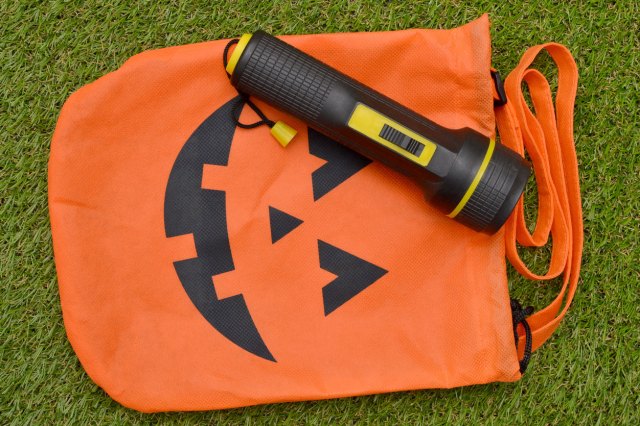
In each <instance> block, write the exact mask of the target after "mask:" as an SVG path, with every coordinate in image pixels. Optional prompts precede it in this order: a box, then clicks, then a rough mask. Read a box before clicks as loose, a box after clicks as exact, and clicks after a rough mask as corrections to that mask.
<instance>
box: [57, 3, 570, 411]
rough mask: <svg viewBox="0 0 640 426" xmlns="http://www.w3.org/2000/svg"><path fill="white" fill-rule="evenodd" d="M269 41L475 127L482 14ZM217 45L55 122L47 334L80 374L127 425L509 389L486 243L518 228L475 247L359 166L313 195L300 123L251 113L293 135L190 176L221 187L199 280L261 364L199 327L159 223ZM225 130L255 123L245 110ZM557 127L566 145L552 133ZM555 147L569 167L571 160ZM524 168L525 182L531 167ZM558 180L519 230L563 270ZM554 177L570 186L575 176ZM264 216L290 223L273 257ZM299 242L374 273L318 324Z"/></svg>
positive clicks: (485, 125)
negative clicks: (175, 413)
mask: <svg viewBox="0 0 640 426" xmlns="http://www.w3.org/2000/svg"><path fill="white" fill-rule="evenodd" d="M284 39H285V40H286V41H287V42H289V43H291V44H293V45H295V46H297V47H298V48H300V49H301V50H303V51H305V52H308V53H309V54H311V55H312V56H315V57H317V58H319V59H320V60H323V61H325V62H326V63H328V64H329V65H331V66H334V67H336V68H337V69H339V70H341V71H343V72H345V73H347V74H349V75H351V76H353V77H354V78H356V79H358V80H360V81H362V82H364V83H365V84H367V85H369V86H371V87H373V88H375V89H377V90H379V91H381V92H382V93H385V94H387V95H389V96H390V97H392V98H394V99H396V100H398V101H399V102H400V103H402V104H404V105H406V106H408V107H409V108H411V109H413V110H415V111H417V112H419V113H421V114H423V115H425V116H428V117H429V118H431V119H432V120H434V121H436V122H438V123H440V124H442V125H444V126H447V127H450V128H461V127H470V128H473V129H475V130H477V131H479V132H481V133H483V134H485V135H486V136H492V134H493V132H494V129H495V121H494V113H493V95H492V80H491V77H490V73H489V69H490V56H491V52H490V38H489V22H488V18H487V16H486V15H485V16H483V17H481V18H480V19H478V20H476V21H474V22H472V23H470V24H468V25H465V26H463V27H460V28H456V29H453V30H446V31H442V30H409V31H398V32H384V33H353V34H322V35H308V36H290V37H284ZM225 45H226V41H225V40H221V41H214V42H209V43H202V44H196V45H189V46H181V47H173V48H168V49H162V50H156V51H150V52H145V53H142V54H140V55H137V56H135V57H133V58H132V59H130V60H129V61H127V62H126V63H125V64H124V65H123V66H122V67H121V68H120V69H119V70H117V71H115V72H113V73H111V74H108V75H106V76H104V77H103V78H101V79H99V80H97V81H96V82H94V83H92V84H90V85H88V86H85V87H83V88H81V89H80V90H78V91H77V92H76V93H74V94H73V95H72V96H71V97H70V98H69V100H68V101H67V103H66V104H65V106H64V108H63V110H62V112H61V115H60V119H59V121H58V125H57V128H56V131H55V134H54V137H53V142H52V148H51V157H50V162H49V204H50V215H51V225H52V235H53V243H54V253H55V260H56V267H57V271H58V279H59V287H60V298H61V305H62V311H63V315H64V322H65V327H66V329H67V333H68V337H69V340H70V342H71V344H72V346H73V348H74V350H75V351H76V353H77V355H78V358H79V359H80V361H81V363H82V365H83V367H84V368H85V369H86V371H87V373H88V374H89V375H90V376H91V378H92V379H93V380H94V381H95V382H96V383H97V384H98V385H100V386H101V387H102V388H103V389H104V390H105V391H106V392H107V393H108V394H109V395H110V396H112V397H113V398H114V399H115V400H117V401H119V402H120V403H122V404H124V405H126V406H128V407H132V408H135V409H137V410H141V411H167V410H204V409H220V408H227V407H237V406H244V405H252V404H260V403H267V402H278V401H295V400H306V399H322V398H332V397H340V396H349V395H361V394H371V393H379V392H390V391H396V390H407V389H424V388H443V387H445V388H448V387H454V386H464V385H470V384H478V383H488V382H493V381H515V380H517V379H519V378H520V376H521V375H520V372H519V365H518V356H517V351H516V349H515V345H514V341H513V329H512V324H511V312H510V307H509V294H508V286H507V279H506V273H505V266H506V265H505V254H506V253H505V235H506V237H507V241H509V239H510V238H514V237H513V236H514V233H515V232H516V230H517V229H518V230H519V229H520V228H522V226H523V225H522V224H520V223H519V222H518V221H517V220H512V221H511V222H510V223H509V226H508V227H507V229H506V234H505V231H500V232H498V233H497V234H496V235H493V236H487V235H484V234H480V233H477V232H474V231H472V230H470V229H467V228H465V227H464V226H462V225H460V224H458V223H456V222H454V221H452V220H450V219H448V218H446V217H445V216H444V215H442V214H441V213H440V212H437V211H436V210H435V209H432V208H431V207H430V206H429V205H428V204H427V203H425V201H424V199H423V195H422V194H421V192H420V190H419V189H418V187H416V186H415V185H413V184H412V183H411V182H410V181H409V180H408V179H405V178H404V177H403V176H400V175H399V174H396V173H394V172H393V171H390V170H388V169H386V168H385V167H383V166H381V165H380V164H376V163H372V164H369V165H368V166H366V167H364V168H363V169H362V170H360V171H358V172H357V173H355V174H354V175H353V176H351V177H349V178H348V179H346V180H345V181H344V182H343V183H341V184H340V185H339V186H337V187H336V188H335V189H333V190H332V191H330V192H329V193H327V194H326V195H324V196H323V197H322V198H320V199H318V200H314V197H313V191H312V177H311V175H312V173H313V172H314V171H316V170H318V168H320V167H322V166H323V165H324V164H325V163H326V161H325V160H323V159H322V158H320V157H318V156H316V155H312V154H311V153H310V151H309V138H308V135H307V131H306V128H305V126H304V124H303V123H302V122H300V121H299V120H296V119H293V118H291V117H288V116H285V114H283V113H282V112H280V111H277V110H275V109H273V108H270V107H269V106H267V105H264V104H263V103H260V102H257V103H258V104H259V105H260V106H261V107H262V108H263V110H264V112H265V113H266V114H267V116H268V117H269V118H271V119H273V120H279V119H284V121H286V122H287V123H288V124H290V125H292V126H293V127H295V128H296V129H298V131H299V134H298V136H297V137H296V139H294V141H293V142H292V143H291V144H290V145H289V146H288V147H287V148H286V149H283V148H282V147H280V145H279V144H277V143H276V142H275V141H274V140H273V139H272V137H271V136H270V134H269V129H268V128H266V127H261V128H258V129H252V130H245V129H237V130H236V131H235V135H234V137H233V143H232V145H231V150H230V153H229V157H228V162H227V163H226V164H224V165H220V164H218V165H213V164H202V167H201V170H200V171H199V173H200V174H199V175H198V178H199V182H201V188H202V190H204V191H208V190H210V192H208V193H216V191H217V193H220V191H224V197H225V198H224V200H225V206H224V212H225V216H226V224H225V226H226V229H227V232H228V235H229V244H230V249H231V254H232V261H233V270H231V271H229V272H226V273H223V274H218V275H214V276H212V277H211V285H212V286H213V287H214V288H215V291H216V294H217V297H218V298H219V299H222V300H227V301H229V300H238V297H242V298H243V299H244V301H245V302H246V306H247V307H248V309H249V311H250V313H251V315H252V319H253V321H254V323H255V326H256V328H257V329H258V331H259V333H260V336H261V337H262V339H263V340H264V342H265V344H266V345H267V346H268V349H269V351H270V352H271V354H272V355H273V358H274V359H275V361H272V360H268V359H265V358H263V357H259V356H256V355H255V354H254V353H249V352H248V351H246V350H245V349H243V348H242V347H240V346H238V345H236V344H234V343H232V342H231V341H230V340H229V339H228V338H227V337H225V335H223V333H221V332H219V330H217V329H216V328H214V327H212V325H211V324H210V323H209V322H208V321H207V320H206V319H205V318H204V317H203V315H202V314H201V312H199V310H198V309H197V308H196V306H194V303H193V302H192V300H190V298H189V296H188V295H187V293H186V292H185V288H183V283H181V281H180V279H179V277H178V275H177V273H176V271H177V269H176V266H175V265H174V262H176V264H179V263H180V262H181V261H184V260H185V259H186V260H189V259H192V258H196V257H198V256H200V255H201V253H200V252H199V250H200V248H198V247H196V243H195V242H194V241H195V239H194V236H193V235H191V234H188V233H185V234H184V235H178V236H174V237H171V238H167V236H166V234H165V226H166V222H165V216H163V212H164V207H165V206H164V203H165V202H166V198H165V197H166V191H167V182H168V181H169V180H170V175H171V173H172V170H174V169H175V167H176V161H177V160H176V159H177V158H178V156H179V155H180V154H181V152H182V150H183V148H184V146H185V141H187V140H191V139H190V136H191V135H192V134H194V131H196V129H199V128H200V127H201V126H202V125H203V123H204V122H205V120H206V119H207V117H209V116H210V115H211V114H212V113H214V112H215V111H217V110H219V108H221V107H223V106H224V105H225V104H227V103H228V102H229V101H230V100H231V99H233V98H234V97H235V96H236V92H235V90H234V89H233V87H232V86H231V85H230V84H229V82H228V80H227V77H226V75H225V73H224V70H223V67H222V61H221V58H222V51H223V48H224V46H225ZM528 75H529V74H528ZM528 78H530V79H531V80H532V81H533V79H534V76H533V74H531V75H530V77H528ZM509 81H512V80H508V82H509ZM563 87H564V85H563ZM514 99H515V98H514ZM563 102H564V101H563ZM564 110H566V108H564V109H563V111H564ZM545 111H546V110H545ZM500 114H501V115H499V116H498V118H499V123H501V129H500V130H501V131H502V130H503V129H502V127H503V126H504V127H505V129H506V130H505V132H510V134H509V135H508V136H506V137H505V136H503V137H505V139H506V140H508V142H509V143H511V144H513V145H512V146H515V145H516V144H517V142H518V137H519V134H518V127H517V125H518V122H520V123H526V121H525V120H523V118H524V117H520V116H518V115H517V110H516V109H515V108H514V109H512V108H508V109H504V110H503V111H502V112H500ZM241 118H242V121H243V122H250V121H251V120H252V119H253V118H255V116H254V115H253V112H252V111H250V110H248V109H247V108H245V110H244V111H243V113H242V117H241ZM561 120H562V121H561V122H560V123H559V127H560V126H561V125H562V126H565V127H563V129H562V135H561V136H562V137H565V140H566V141H568V140H567V139H566V135H567V133H566V132H568V133H569V135H570V133H571V132H570V126H568V125H567V120H569V122H570V119H569V117H567V116H563V117H562V118H561ZM545 129H546V130H544V131H547V130H549V129H547V128H546V127H545ZM536 136H540V135H536ZM545 136H547V134H546V133H545ZM550 137H551V136H550ZM200 142H201V143H204V144H206V142H207V141H206V139H204V140H201V141H200ZM525 143H527V142H525ZM526 148H527V150H529V152H530V153H531V155H532V156H533V155H535V153H534V151H535V148H530V147H529V145H526ZM214 149H215V147H214ZM542 149H544V148H540V150H542ZM552 149H553V148H549V154H550V155H555V154H554V152H552ZM561 149H562V150H563V152H564V150H567V151H566V152H567V154H566V157H569V156H570V151H569V150H570V149H572V148H566V147H563V148H561ZM540 155H542V156H543V155H547V154H546V153H545V152H542V153H541V154H540ZM564 157H565V156H564V155H563V157H562V161H563V162H565V165H564V167H565V168H567V169H568V168H571V167H574V166H575V158H574V159H573V161H574V163H570V159H568V158H564ZM574 157H575V154H574ZM553 161H554V162H557V161H559V160H556V159H555V158H554V160H553ZM567 162H569V163H567ZM534 163H535V164H536V167H537V170H536V171H537V172H538V168H540V167H543V168H544V167H546V168H549V167H548V166H546V165H545V162H544V161H543V160H534ZM541 164H542V165H541ZM567 164H569V165H567ZM544 170H545V171H546V170H547V169H544ZM559 170H562V169H559ZM571 170H574V169H571ZM550 173H553V175H552V178H547V176H546V175H548V174H550ZM558 173H559V172H558ZM558 173H556V172H555V171H553V172H549V173H547V174H546V175H545V174H544V173H543V174H540V173H538V175H539V176H540V177H539V180H542V182H543V183H542V185H540V183H539V185H540V186H541V187H542V188H543V191H541V194H542V195H541V197H543V198H544V200H545V203H548V204H545V206H549V207H546V210H545V209H542V210H543V211H546V212H547V213H545V214H543V215H541V220H540V224H539V227H540V229H546V228H549V227H551V229H552V232H553V231H554V230H558V231H557V235H558V240H556V239H555V238H556V234H554V244H556V245H558V246H559V248H560V249H563V247H564V249H563V250H564V251H566V250H568V249H569V248H572V249H573V250H572V253H573V255H575V253H578V251H577V250H576V247H575V246H574V247H571V246H570V245H571V244H572V243H573V240H571V239H570V238H568V237H567V231H566V229H565V228H567V227H569V226H578V225H577V222H576V221H574V217H575V214H577V213H578V212H579V210H576V211H573V210H572V211H571V212H569V211H568V210H562V212H563V213H562V214H555V215H554V214H553V213H554V212H555V210H553V208H554V207H553V206H555V205H554V204H551V203H552V202H554V200H555V198H553V200H551V201H547V199H548V198H550V197H551V198H552V197H558V198H561V197H563V196H566V197H574V196H575V194H574V188H573V187H572V188H570V190H569V191H567V194H559V195H557V194H556V192H557V191H556V189H554V188H555V186H554V185H555V183H556V182H557V181H556V180H555V179H556V178H558V179H559V177H558V176H557V175H558ZM560 175H562V173H560ZM545 179H546V180H545ZM550 179H554V180H552V181H550ZM564 179H567V181H569V182H570V183H571V185H577V179H576V178H575V177H572V178H571V179H569V178H568V177H565V178H564ZM545 185H546V186H545ZM547 188H548V189H547ZM545 191H546V192H545ZM549 194H550V195H549ZM578 204H579V203H578ZM271 206H273V207H275V208H277V209H279V210H281V211H283V212H286V213H287V214H290V215H292V216H295V217H296V218H299V219H301V220H302V221H303V222H302V224H301V225H299V226H298V227H297V228H296V229H295V230H293V231H291V232H290V233H289V234H287V235H286V236H285V237H283V238H282V239H281V240H279V241H277V242H275V243H272V240H271V237H270V221H269V208H270V207H271ZM543 207H544V206H543ZM195 208H196V206H195V205H194V209H195ZM518 209H519V214H521V210H522V205H521V204H520V205H519V207H518ZM578 209H579V205H578ZM574 210H575V209H574ZM196 213H197V212H196ZM549 215H551V216H552V217H551V218H549V217H547V216H549ZM542 216H544V217H542ZM202 217H203V218H205V220H206V218H207V215H206V214H205V215H203V216H202ZM563 219H564V221H563ZM576 220H577V219H576ZM202 226H205V227H206V226H214V227H215V226H217V225H216V224H213V223H204V224H202ZM562 226H565V228H562ZM563 230H564V234H565V238H564V242H563V238H561V237H560V236H561V235H562V233H563ZM540 232H542V231H538V233H537V234H536V233H534V237H535V238H534V239H533V240H534V242H536V243H537V242H540V237H538V234H539V233H540ZM518 235H520V234H518ZM522 238H524V237H522ZM522 238H521V239H520V240H519V241H521V240H522ZM319 240H320V241H324V242H326V243H328V244H330V245H332V246H334V247H337V248H339V249H340V250H344V251H345V252H348V253H351V254H352V255H354V256H357V257H358V258H360V259H363V260H366V261H367V262H370V263H371V264H374V265H376V266H377V267H379V268H382V269H384V270H385V271H387V272H386V273H385V274H384V275H382V276H381V277H380V278H379V279H378V280H377V281H375V282H374V283H373V284H371V285H370V286H369V287H367V288H366V289H364V290H363V291H361V292H360V293H359V294H358V295H357V296H355V297H354V298H353V299H351V300H350V301H349V302H347V303H345V304H344V305H342V306H340V307H339V308H338V309H336V310H335V311H334V312H332V313H330V314H329V315H325V312H324V311H323V287H324V286H326V285H327V284H328V283H330V282H332V280H334V279H336V274H334V273H331V272H329V271H328V270H327V269H326V268H323V267H321V265H320V263H319V250H320V248H319V244H320V243H319V242H318V241H319ZM522 241H524V240H522ZM506 247H507V249H506V250H507V251H508V252H509V256H510V258H514V259H515V262H516V265H517V267H519V266H518V264H517V259H516V258H515V257H514V255H513V253H514V251H513V249H512V246H511V245H509V244H507V246H506ZM556 250H558V247H555V246H554V253H555V251H556ZM563 250H560V251H559V253H561V252H562V251H563ZM555 257H556V258H557V259H554V261H553V262H552V273H559V272H560V271H561V266H558V265H560V264H562V265H564V260H563V259H566V258H567V255H565V257H564V258H563V256H562V255H561V254H558V255H556V256H555ZM519 269H520V270H522V267H519ZM572 276H573V275H572ZM575 276H576V277H577V274H576V275H575ZM572 289H573V290H570V294H571V295H572V294H573V293H572V291H575V285H573V287H572ZM240 295H241V296H240ZM234 298H235V299H234ZM552 310H553V309H552V308H549V309H548V310H545V311H544V312H545V313H544V314H542V313H541V314H537V315H536V316H534V318H535V321H534V329H535V330H534V331H535V333H536V334H535V335H536V339H538V340H536V342H540V341H541V340H540V339H543V336H546V335H547V334H550V331H549V330H551V331H552V328H555V325H554V324H556V323H555V322H552V321H555V320H551V318H550V317H549V316H548V315H549V314H548V313H547V312H550V311H552ZM558 321H559V320H558ZM547 324H548V325H547ZM545 333H547V334H545ZM521 346H523V345H522V344H521Z"/></svg>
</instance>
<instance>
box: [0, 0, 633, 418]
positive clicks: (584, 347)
mask: <svg viewBox="0 0 640 426" xmlns="http://www.w3.org/2000/svg"><path fill="white" fill-rule="evenodd" d="M36 3H40V2H33V1H3V2H0V52H1V55H0V67H1V68H0V70H1V71H0V91H1V92H0V93H1V94H0V144H1V145H0V223H1V231H0V242H1V244H2V245H1V247H0V248H1V257H0V282H1V285H2V296H1V298H0V306H1V310H0V313H1V317H0V343H1V348H0V357H1V359H0V423H2V424H20V425H22V424H35V425H40V424H138V423H140V424H147V423H153V424H156V423H160V424H189V423H199V424H207V423H210V424H260V423H275V422H282V423H287V424H301V423H314V424H345V423H349V424H351V423H360V422H373V423H390V424H397V423H401V424H403V423H434V424H440V423H452V424H467V423H469V422H471V424H474V423H478V422H482V423H485V422H486V423H496V424H514V423H515V424H519V423H531V424H574V423H581V424H584V423H589V424H640V415H639V414H638V410H639V408H638V407H639V406H640V375H639V374H638V371H639V368H638V365H639V364H640V332H639V327H640V297H639V293H640V292H639V286H638V281H639V279H640V272H639V269H638V263H639V261H640V253H639V247H638V240H639V235H638V234H639V228H640V226H639V223H638V216H639V213H640V179H639V175H640V164H639V163H640V162H639V160H640V132H639V129H638V127H639V126H638V124H639V122H640V111H639V108H638V100H639V96H640V75H639V74H640V73H639V69H640V42H639V35H638V34H639V33H640V28H639V24H638V23H639V19H638V16H640V7H639V6H638V3H637V2H635V1H633V0H628V1H618V2H601V1H574V2H567V3H564V2H560V3H561V4H557V3H556V2H553V1H551V0H541V1H530V2H525V3H522V4H521V3H519V2H516V1H498V2H495V1H475V2H462V1H454V2H451V3H445V2H440V1H435V2H429V3H427V2H402V1H386V2H382V1H375V0H371V1H347V0H342V1H311V0H299V1H292V2H285V1H277V0H276V1H266V0H265V1H244V0H243V1H235V2H223V1H199V2H194V3H192V4H189V5H186V4H183V3H186V2H177V1H173V2H156V1H145V2H139V3H138V2H127V1H110V2H99V1H88V2H80V1H48V2H41V3H42V4H36ZM160 3H163V4H160ZM164 3H168V4H164ZM471 3H473V4H471ZM483 12H489V13H490V17H491V19H492V22H493V27H492V36H493V43H494V44H493V46H494V65H495V66H496V68H498V69H499V70H501V71H502V73H503V76H504V75H506V74H507V73H508V71H509V70H511V69H512V68H513V67H514V66H515V65H516V63H517V61H518V60H519V58H520V56H521V54H522V53H523V52H524V50H525V48H527V47H529V46H532V45H534V44H538V43H542V42H545V41H558V42H561V43H563V44H565V45H567V46H568V47H569V48H570V49H571V51H572V52H573V54H574V56H575V58H576V61H577V63H578V67H579V70H580V83H579V89H578V99H577V105H576V117H575V133H576V135H575V136H576V145H577V151H578V157H579V164H580V170H581V185H582V194H583V207H584V221H585V250H584V260H583V270H582V278H581V283H580V287H579V290H578V293H577V296H576V299H575V301H574V304H573V306H572V308H571V310H570V312H569V315H568V317H567V319H566V320H565V321H564V323H563V324H562V325H561V327H560V329H559V330H558V332H557V333H556V335H555V336H554V337H553V338H552V339H551V340H550V341H549V342H548V343H546V344H545V346H544V347H543V348H542V349H541V350H539V351H538V352H536V353H535V354H534V357H533V361H532V362H531V364H530V367H529V371H528V372H527V374H526V375H525V377H524V378H523V379H522V380H521V381H519V382H517V383H515V384H491V385H486V386H473V387H468V388H462V389H454V390H428V391H421V392H404V393H396V394H387V395H377V396H370V397H358V398H346V399H340V400H329V401H319V402H308V403H291V404H278V405H266V406H259V407H250V408H244V409H236V410H228V411H222V412H203V413H169V414H154V415H145V414H141V413H137V412H134V411H131V410H129V409H126V408H123V407H122V406H120V405H118V404H117V403H115V402H114V401H112V400H111V399H110V398H109V397H107V396H106V395H105V394H104V392H103V391H102V390H100V389H99V388H98V387H97V386H96V385H95V384H93V382H91V380H90V379H89V378H88V377H87V375H86V374H85V373H84V371H83V370H82V368H81V366H80V364H79V362H78V360H77V358H76V356H75V355H74V353H73V351H72V349H71V347H70V345H69V343H68V342H67V339H66V336H65V332H64V328H63V325H62V318H61V312H60V306H59V299H58V290H57V286H56V275H55V268H54V264H53V259H52V248H51V236H50V231H49V221H48V214H47V182H46V175H47V159H48V154H49V143H50V139H51V135H52V132H53V129H54V127H55V124H56V120H57V116H58V113H59V111H60V108H61V106H62V104H63V102H64V101H65V99H66V98H67V97H68V96H69V95H70V94H71V93H72V92H73V91H74V90H76V89H77V88H79V87H80V86H82V85H84V84H87V83H89V82H91V81H93V80H95V79H96V78H98V77H100V76H102V75H103V74H105V73H107V72H109V71H112V70H115V69H116V68H118V67H119V66H120V65H121V64H122V63H123V62H124V61H125V60H126V59H127V58H129V57H130V56H132V55H134V54H136V53H139V52H141V51H143V50H146V49H154V48H161V47H165V46H172V45H179V44H186V43H194V42H200V41H204V40H211V39H218V38H228V37H233V36H237V35H239V34H242V33H243V32H252V31H254V30H255V29H256V28H263V29H265V30H268V31H270V32H272V33H274V34H293V33H319V32H338V31H371V30H395V29H406V28H411V27H433V28H450V27H454V26H457V25H461V24H464V23H466V22H468V21H470V20H472V19H474V18H476V17H477V16H479V15H480V14H481V13H483ZM541 67H542V69H543V70H544V69H547V70H548V69H551V68H550V66H549V63H548V62H545V61H542V63H541ZM531 195H532V194H528V199H529V200H531V198H532V197H531ZM527 256H528V257H529V259H530V260H531V261H532V262H533V263H534V265H535V266H536V267H537V269H538V270H542V269H543V267H544V261H545V259H546V257H547V253H546V251H545V250H541V251H538V252H535V253H533V252H532V253H527ZM510 276H511V277H512V287H513V293H514V294H515V295H516V296H517V297H518V298H519V299H520V300H522V301H523V302H524V303H526V304H533V305H534V306H536V307H542V306H544V304H545V302H548V301H550V300H551V299H552V297H553V295H554V293H555V292H556V291H557V289H558V285H557V283H551V284H540V283H532V282H526V281H524V280H522V279H519V278H518V277H517V276H516V274H514V273H513V271H510Z"/></svg>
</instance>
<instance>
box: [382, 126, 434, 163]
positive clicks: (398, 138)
mask: <svg viewBox="0 0 640 426" xmlns="http://www.w3.org/2000/svg"><path fill="white" fill-rule="evenodd" d="M379 136H380V137H381V138H383V139H384V140H387V141H389V142H391V143H392V144H394V145H397V146H399V147H400V148H402V149H404V150H405V151H408V152H410V153H411V154H413V155H415V156H416V157H419V156H420V154H421V153H422V150H423V149H424V145H423V144H421V143H420V142H418V141H417V140H415V139H413V138H412V137H411V136H408V135H405V134H404V133H402V132H401V131H400V130H398V129H394V128H393V127H391V126H389V125H388V124H385V125H384V126H383V127H382V130H381V131H380V135H379Z"/></svg>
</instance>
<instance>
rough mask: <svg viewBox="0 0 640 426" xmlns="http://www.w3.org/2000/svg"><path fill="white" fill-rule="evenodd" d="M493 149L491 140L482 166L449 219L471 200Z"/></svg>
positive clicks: (493, 142)
mask: <svg viewBox="0 0 640 426" xmlns="http://www.w3.org/2000/svg"><path fill="white" fill-rule="evenodd" d="M495 147H496V141H494V140H493V139H491V140H490V141H489V148H487V152H486V153H485V154H484V159H483V160H482V164H480V168H479V169H478V173H476V177H474V178H473V181H472V182H471V185H469V188H467V192H465V193H464V197H462V200H460V202H459V203H458V205H457V206H456V208H455V209H453V211H452V212H451V213H449V214H448V215H447V216H449V217H450V218H452V219H453V218H454V217H456V216H457V215H458V213H460V212H461V211H462V209H464V206H466V205H467V202H468V201H469V198H471V196H472V195H473V193H474V192H475V190H476V188H477V187H478V184H479V183H480V179H482V176H484V172H485V171H486V170H487V166H488V165H489V161H490V160H491V156H492V155H493V149H494V148H495Z"/></svg>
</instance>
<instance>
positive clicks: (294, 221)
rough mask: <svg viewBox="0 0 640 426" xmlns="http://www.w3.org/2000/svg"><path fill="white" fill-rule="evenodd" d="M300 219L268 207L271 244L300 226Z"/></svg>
mask: <svg viewBox="0 0 640 426" xmlns="http://www.w3.org/2000/svg"><path fill="white" fill-rule="evenodd" d="M302 222H303V221H302V219H298V218H297V217H294V216H291V215H290V214H288V213H285V212H283V211H282V210H278V209H276V208H275V207H271V206H269V224H270V225H271V243H275V242H276V241H278V240H279V239H281V238H282V237H284V236H285V235H287V234H288V233H289V232H291V231H293V230H294V229H296V228H297V227H298V226H300V224H302Z"/></svg>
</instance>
